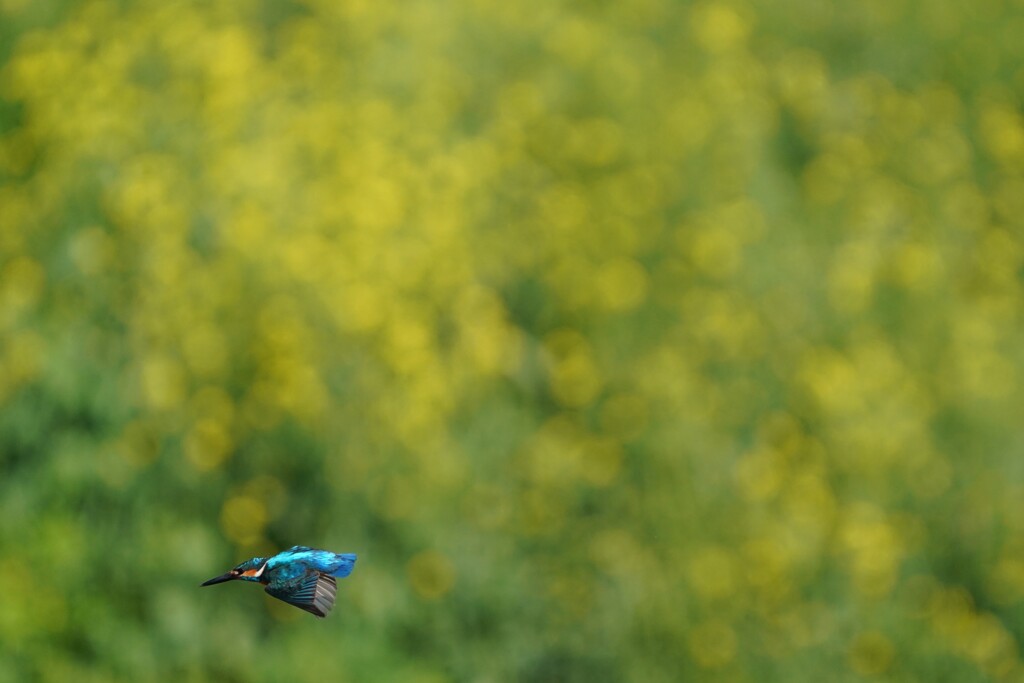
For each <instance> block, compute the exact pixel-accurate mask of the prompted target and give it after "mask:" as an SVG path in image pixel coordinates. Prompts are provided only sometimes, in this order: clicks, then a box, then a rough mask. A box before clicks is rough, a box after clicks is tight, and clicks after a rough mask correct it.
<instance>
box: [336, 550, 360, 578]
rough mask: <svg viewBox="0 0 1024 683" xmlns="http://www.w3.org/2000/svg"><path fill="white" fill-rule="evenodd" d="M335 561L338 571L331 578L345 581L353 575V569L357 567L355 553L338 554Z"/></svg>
mask: <svg viewBox="0 0 1024 683" xmlns="http://www.w3.org/2000/svg"><path fill="white" fill-rule="evenodd" d="M334 561H335V563H336V564H337V569H335V570H334V571H333V572H331V576H336V577H338V578H339V579H343V578H345V577H346V576H348V575H349V574H351V573H352V568H353V567H354V566H355V565H356V555H355V553H340V554H336V555H335V556H334Z"/></svg>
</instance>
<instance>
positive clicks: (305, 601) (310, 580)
mask: <svg viewBox="0 0 1024 683" xmlns="http://www.w3.org/2000/svg"><path fill="white" fill-rule="evenodd" d="M266 590H267V592H268V593H270V594H271V595H273V596H274V597H275V598H277V599H278V600H284V601H285V602H287V603H288V604H290V605H295V606H296V607H298V608H299V609H304V610H306V611H307V612H309V613H310V614H315V615H316V616H318V617H325V616H327V613H328V612H330V611H331V608H332V607H334V597H335V594H336V593H337V591H338V584H337V583H336V582H335V581H334V577H333V576H328V575H327V574H321V573H320V572H317V571H310V572H309V573H308V574H306V576H305V578H303V580H302V582H301V583H300V584H299V585H298V586H296V587H295V588H274V587H272V586H267V588H266Z"/></svg>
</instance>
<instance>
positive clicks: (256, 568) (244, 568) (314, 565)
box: [200, 545, 356, 617]
mask: <svg viewBox="0 0 1024 683" xmlns="http://www.w3.org/2000/svg"><path fill="white" fill-rule="evenodd" d="M355 564H356V556H355V554H354V553H332V552H331V551H330V550H317V549H316V548H309V547H307V546H304V545H296V546H292V547H291V548H289V549H288V550H284V551H282V552H279V553H278V554H277V555H274V556H273V557H254V558H252V559H249V560H246V561H245V562H243V563H242V564H240V565H238V566H237V567H235V568H234V569H232V570H231V571H229V572H228V573H227V574H221V575H220V576H217V577H214V578H212V579H210V580H209V581H206V582H205V583H203V584H201V585H200V587H202V586H212V585H213V584H215V583H224V582H225V581H236V580H237V581H255V582H258V583H261V584H263V585H264V586H266V588H265V589H264V590H266V591H267V593H270V594H271V595H273V596H274V597H275V598H277V599H278V600H283V601H285V602H287V603H288V604H289V605H295V606H296V607H298V608H299V609H303V610H306V611H307V612H309V613H310V614H315V615H316V616H318V617H326V616H327V613H328V612H330V611H331V608H332V607H334V596H335V594H336V593H337V590H338V585H337V583H336V582H335V580H334V579H335V578H339V579H343V578H345V577H346V576H348V575H349V574H351V573H352V567H354V566H355Z"/></svg>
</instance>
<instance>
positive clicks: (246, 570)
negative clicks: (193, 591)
mask: <svg viewBox="0 0 1024 683" xmlns="http://www.w3.org/2000/svg"><path fill="white" fill-rule="evenodd" d="M266 566H267V558H265V557H254V558H252V559H251V560H246V561H245V562H243V563H242V564H240V565H238V566H237V567H235V568H234V569H232V570H231V571H229V572H228V573H227V574H221V575H220V576H215V577H214V578H212V579H210V580H209V581H206V582H205V583H203V584H201V585H203V586H212V585H213V584H215V583H224V582H225V581H235V580H239V581H259V580H260V578H261V577H262V576H263V570H264V569H266Z"/></svg>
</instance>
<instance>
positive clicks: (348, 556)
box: [270, 545, 356, 579]
mask: <svg viewBox="0 0 1024 683" xmlns="http://www.w3.org/2000/svg"><path fill="white" fill-rule="evenodd" d="M291 562H303V563H305V564H306V565H307V566H309V567H312V568H313V569H316V570H317V571H320V572H323V573H324V574H330V575H331V576H335V577H337V578H339V579H343V578H345V577H346V576H348V575H349V574H351V573H352V568H353V567H354V566H355V563H356V555H355V553H332V552H331V551H330V550H317V549H316V548H310V547H309V546H305V545H296V546H292V547H291V548H289V549H288V550H285V551H284V552H283V553H281V554H279V555H277V556H276V557H273V558H271V560H270V567H271V568H273V567H275V566H278V565H281V564H286V563H291Z"/></svg>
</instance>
